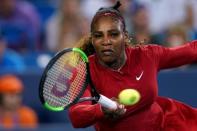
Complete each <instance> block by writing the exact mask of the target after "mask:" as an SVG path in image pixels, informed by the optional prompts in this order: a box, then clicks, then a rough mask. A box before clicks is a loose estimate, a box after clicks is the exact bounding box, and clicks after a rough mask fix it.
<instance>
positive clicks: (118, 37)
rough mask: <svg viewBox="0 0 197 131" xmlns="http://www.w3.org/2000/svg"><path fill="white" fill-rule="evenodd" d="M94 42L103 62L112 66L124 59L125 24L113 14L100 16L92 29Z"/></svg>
mask: <svg viewBox="0 0 197 131" xmlns="http://www.w3.org/2000/svg"><path fill="white" fill-rule="evenodd" d="M91 35H92V44H93V46H94V49H95V51H96V54H97V57H98V60H99V62H100V63H101V64H104V65H107V66H111V65H113V64H116V63H117V64H118V62H120V61H121V60H122V59H123V60H124V58H123V57H124V53H125V39H126V38H127V33H126V32H124V31H123V24H122V22H121V21H120V20H119V19H115V18H113V17H111V16H104V17H102V16H101V17H100V18H98V19H97V20H96V21H95V22H94V24H93V29H92V34H91Z"/></svg>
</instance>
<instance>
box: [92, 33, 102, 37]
mask: <svg viewBox="0 0 197 131" xmlns="http://www.w3.org/2000/svg"><path fill="white" fill-rule="evenodd" d="M93 36H94V37H95V38H101V37H102V35H101V34H94V35H93Z"/></svg>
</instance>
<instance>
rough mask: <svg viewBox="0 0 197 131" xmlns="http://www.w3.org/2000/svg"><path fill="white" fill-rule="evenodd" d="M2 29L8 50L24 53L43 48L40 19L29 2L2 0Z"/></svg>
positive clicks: (0, 25) (0, 3) (0, 12)
mask: <svg viewBox="0 0 197 131" xmlns="http://www.w3.org/2000/svg"><path fill="white" fill-rule="evenodd" d="M0 27H1V29H2V30H3V31H4V32H5V37H6V39H7V47H8V48H12V49H14V50H16V51H18V52H20V53H23V52H26V51H32V50H36V49H38V48H39V47H40V46H41V45H40V43H39V39H40V19H39V17H38V14H37V12H36V10H35V9H34V6H33V5H31V4H30V3H28V2H27V1H23V0H1V2H0Z"/></svg>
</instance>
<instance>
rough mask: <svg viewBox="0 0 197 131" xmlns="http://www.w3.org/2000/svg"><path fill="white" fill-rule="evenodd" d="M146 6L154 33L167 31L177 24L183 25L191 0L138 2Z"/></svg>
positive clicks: (143, 0)
mask: <svg viewBox="0 0 197 131" xmlns="http://www.w3.org/2000/svg"><path fill="white" fill-rule="evenodd" d="M137 1H138V2H140V3H142V4H144V5H146V7H147V11H148V15H149V18H150V19H149V20H150V22H149V26H150V30H151V32H153V33H160V32H163V31H165V30H166V29H168V28H169V27H171V26H174V25H176V24H177V23H179V24H180V23H183V22H184V21H185V19H186V17H187V8H188V6H189V5H190V4H191V2H190V1H191V0H137Z"/></svg>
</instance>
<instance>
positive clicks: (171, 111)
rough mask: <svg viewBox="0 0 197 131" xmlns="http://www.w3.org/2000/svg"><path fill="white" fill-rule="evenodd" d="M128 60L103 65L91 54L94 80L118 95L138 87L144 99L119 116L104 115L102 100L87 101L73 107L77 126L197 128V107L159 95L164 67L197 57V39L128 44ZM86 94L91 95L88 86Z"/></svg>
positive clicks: (127, 130) (114, 130)
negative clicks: (117, 67)
mask: <svg viewBox="0 0 197 131" xmlns="http://www.w3.org/2000/svg"><path fill="white" fill-rule="evenodd" d="M126 55H127V61H126V63H125V65H124V66H123V67H122V68H121V69H120V70H119V71H114V70H112V69H109V68H106V67H103V66H102V65H100V64H99V63H98V61H97V57H96V56H95V55H92V56H90V57H89V61H90V72H91V78H92V81H93V83H94V85H95V87H96V89H97V90H98V92H99V93H100V94H103V95H105V96H107V97H108V98H112V97H116V98H117V97H118V94H119V92H120V91H122V90H123V89H127V88H134V89H136V90H138V91H139V92H140V94H141V100H140V101H139V102H138V103H137V104H136V105H134V106H127V107H126V108H127V112H126V113H125V115H124V116H122V117H121V118H120V119H118V120H115V121H114V120H109V119H107V118H105V117H104V114H103V112H102V110H101V106H100V104H94V105H91V102H89V101H88V102H83V103H79V104H76V105H74V106H72V107H71V108H70V109H69V116H70V119H71V122H72V124H73V126H74V127H76V128H84V127H87V126H91V125H94V127H95V129H96V130H97V131H197V109H195V108H192V107H189V106H187V105H185V104H183V103H181V102H178V101H176V100H173V99H170V98H163V97H159V96H158V83H157V74H158V71H159V70H161V69H167V68H172V67H177V66H181V65H184V64H189V63H192V62H194V61H197V41H193V42H190V43H186V44H184V45H183V46H179V47H176V48H165V47H162V46H158V45H144V46H139V47H129V48H126ZM84 96H90V91H89V90H88V89H87V90H86V91H85V93H84Z"/></svg>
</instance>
